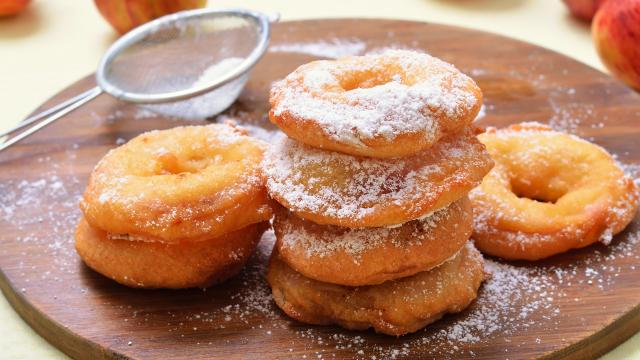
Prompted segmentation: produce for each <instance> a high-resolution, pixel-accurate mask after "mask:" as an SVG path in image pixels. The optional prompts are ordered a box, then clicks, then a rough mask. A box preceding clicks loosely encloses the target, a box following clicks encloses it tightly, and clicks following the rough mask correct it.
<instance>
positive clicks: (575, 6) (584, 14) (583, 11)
mask: <svg viewBox="0 0 640 360" xmlns="http://www.w3.org/2000/svg"><path fill="white" fill-rule="evenodd" d="M562 1H564V3H565V4H566V5H567V7H568V8H569V11H570V12H571V15H573V16H575V17H577V18H578V19H580V20H584V21H587V22H591V19H593V16H594V15H595V14H596V11H598V8H599V7H600V6H602V4H603V3H604V2H605V1H606V0H562Z"/></svg>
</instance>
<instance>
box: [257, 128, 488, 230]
mask: <svg viewBox="0 0 640 360" xmlns="http://www.w3.org/2000/svg"><path fill="white" fill-rule="evenodd" d="M429 154H430V156H433V158H434V160H433V161H429V160H426V159H427V158H426V156H417V157H415V158H404V159H393V160H384V159H370V158H355V157H352V156H348V155H344V154H339V153H334V152H329V151H324V150H320V149H315V148H312V147H309V146H307V145H304V144H301V143H298V142H296V141H293V140H291V139H288V138H285V137H282V138H281V139H280V140H279V141H278V142H276V144H275V145H274V146H272V148H271V149H270V151H269V152H268V154H267V155H266V156H265V161H264V163H263V168H264V171H265V173H266V175H267V188H268V189H269V192H270V193H271V194H272V196H277V197H278V198H280V199H283V200H284V201H286V202H287V204H286V205H287V207H288V208H289V209H291V210H293V211H308V212H312V213H316V214H317V213H322V214H326V215H327V216H331V217H335V218H345V219H362V218H364V217H365V216H367V215H369V214H371V213H372V212H373V211H376V209H377V207H382V206H390V205H392V206H399V207H401V208H402V209H404V210H405V211H406V212H408V213H414V212H415V216H414V217H413V218H414V219H415V218H418V217H420V216H422V215H424V214H425V213H426V212H428V211H430V210H432V209H428V210H427V211H422V212H419V209H418V208H416V205H417V204H420V203H422V202H424V201H435V199H436V198H437V197H438V196H439V194H441V193H442V192H444V191H445V189H446V187H447V186H448V185H449V184H450V183H452V182H465V181H469V182H473V183H474V184H476V183H478V182H479V180H480V179H479V178H478V179H475V178H473V175H471V174H473V173H474V172H478V169H484V168H488V167H489V165H490V162H489V159H488V156H487V154H486V152H485V150H484V146H482V145H480V144H479V143H478V142H476V141H475V138H472V137H467V136H457V137H455V138H453V139H449V140H447V141H440V142H439V143H438V144H437V145H436V146H435V147H433V148H431V149H429ZM416 159H420V163H419V164H416V163H415V162H414V160H416ZM449 171H451V172H450V173H449ZM483 174H484V173H483ZM336 176H340V177H345V178H346V179H348V181H343V182H340V183H338V181H331V182H327V181H322V179H334V178H335V177H336ZM433 177H436V178H438V177H444V178H446V179H447V180H444V181H442V182H440V181H438V182H434V181H432V180H429V179H432V178H433ZM335 179H336V180H338V178H335ZM385 225H392V224H385Z"/></svg>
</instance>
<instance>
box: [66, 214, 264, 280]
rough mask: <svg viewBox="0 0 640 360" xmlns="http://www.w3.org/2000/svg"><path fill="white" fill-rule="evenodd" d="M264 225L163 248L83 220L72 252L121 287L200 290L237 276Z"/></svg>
mask: <svg viewBox="0 0 640 360" xmlns="http://www.w3.org/2000/svg"><path fill="white" fill-rule="evenodd" d="M268 226H269V225H268V222H261V223H256V224H252V225H249V226H247V227H245V228H243V229H240V230H236V231H233V232H230V233H228V234H225V235H222V236H220V237H216V238H213V239H209V240H204V241H189V242H184V243H181V244H167V243H162V242H156V241H132V240H126V239H118V238H113V237H112V236H110V235H109V234H108V233H106V232H104V231H102V230H99V229H96V228H94V227H91V226H90V225H89V223H88V222H87V221H86V220H85V219H84V218H82V219H80V223H79V224H78V227H77V229H76V250H77V251H78V254H79V255H80V257H81V258H82V260H83V261H84V262H85V264H87V265H88V266H89V267H90V268H92V269H93V270H95V271H97V272H98V273H100V274H102V275H104V276H106V277H108V278H111V279H113V280H115V281H117V282H118V283H120V284H122V285H126V286H130V287H138V288H169V289H181V288H191V287H202V288H204V287H207V286H211V285H214V284H217V283H220V282H222V281H224V280H226V279H228V278H230V277H232V276H234V275H236V274H237V273H238V272H240V270H241V269H242V267H243V266H244V264H245V263H246V262H247V260H248V259H249V257H250V256H251V254H252V253H253V251H254V250H255V247H256V245H257V244H258V241H259V240H260V237H261V236H262V233H263V232H264V231H265V230H266V228H267V227H268Z"/></svg>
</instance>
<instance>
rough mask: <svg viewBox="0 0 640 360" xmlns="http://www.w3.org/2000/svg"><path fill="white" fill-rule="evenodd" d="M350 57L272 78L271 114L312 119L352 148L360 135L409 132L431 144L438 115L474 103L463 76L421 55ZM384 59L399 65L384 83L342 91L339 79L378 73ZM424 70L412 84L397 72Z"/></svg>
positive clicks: (451, 114)
mask: <svg viewBox="0 0 640 360" xmlns="http://www.w3.org/2000/svg"><path fill="white" fill-rule="evenodd" d="M352 59H353V60H345V59H343V60H340V61H338V62H326V61H325V62H322V61H319V62H314V63H311V64H307V65H305V66H303V67H301V68H299V69H298V70H296V71H295V72H293V73H291V74H289V75H288V76H287V77H286V78H285V79H284V80H282V81H279V82H276V83H275V84H274V85H273V87H272V90H271V91H272V92H271V95H272V96H271V97H272V99H276V101H275V103H274V104H273V105H274V107H273V108H272V112H273V114H274V115H275V116H281V115H283V114H285V113H286V114H290V115H291V116H294V117H296V118H300V119H303V120H302V121H313V122H317V123H318V124H319V125H320V126H321V127H322V128H323V131H325V132H326V133H327V134H328V135H329V136H330V137H332V138H333V139H334V140H336V141H339V142H343V143H346V144H350V145H353V146H364V144H362V139H374V138H384V139H387V140H393V139H395V138H396V137H397V136H399V135H401V134H415V133H420V134H422V135H423V136H424V137H425V139H426V140H427V141H429V142H433V141H435V140H436V139H437V138H438V137H439V136H438V135H439V133H440V132H441V131H442V130H441V127H442V124H441V123H440V121H441V120H440V118H441V117H443V116H444V117H446V118H447V119H448V121H452V122H453V121H458V120H457V119H462V120H464V116H463V114H465V113H467V112H469V111H470V110H471V109H472V108H473V107H474V106H475V105H476V104H477V102H478V99H476V98H475V96H474V95H473V94H472V93H470V91H469V87H470V86H471V84H473V81H472V80H471V79H470V78H469V77H467V76H466V75H464V74H462V73H460V72H459V71H458V70H457V69H455V68H454V67H453V66H452V65H450V64H447V63H445V62H443V61H441V60H438V59H436V58H433V57H431V56H429V55H427V54H423V53H417V52H413V51H406V50H388V51H385V52H384V53H382V54H380V55H370V56H368V57H365V58H352ZM390 61H393V62H394V64H396V65H398V66H399V67H400V69H401V72H399V73H398V74H396V76H395V77H394V78H392V79H391V80H390V81H388V82H386V83H383V84H379V85H377V86H373V87H366V88H361V87H357V88H354V89H343V86H342V85H341V80H340V79H341V78H342V77H345V76H353V74H357V73H361V72H365V71H366V72H370V71H373V72H375V71H378V72H383V71H384V70H383V68H384V67H386V66H388V63H389V62H390ZM425 69H426V70H425ZM425 72H427V74H428V75H426V76H425V77H424V79H421V80H420V81H418V82H416V83H415V84H411V85H408V84H407V83H406V82H405V81H403V80H402V78H403V75H402V74H424V73H425ZM340 89H342V90H340ZM338 90H340V91H338ZM462 120H460V121H462Z"/></svg>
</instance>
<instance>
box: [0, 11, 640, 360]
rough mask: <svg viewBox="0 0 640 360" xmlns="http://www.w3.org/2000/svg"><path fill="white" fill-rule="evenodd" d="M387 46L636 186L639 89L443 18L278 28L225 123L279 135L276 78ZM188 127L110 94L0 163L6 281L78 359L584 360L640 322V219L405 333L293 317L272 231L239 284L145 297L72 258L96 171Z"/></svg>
mask: <svg viewBox="0 0 640 360" xmlns="http://www.w3.org/2000/svg"><path fill="white" fill-rule="evenodd" d="M385 48H409V49H420V50H423V51H427V52H429V53H432V54H433V55H435V56H438V57H440V58H442V59H444V60H446V61H449V62H452V63H453V64H455V65H456V66H458V67H459V68H460V69H461V70H462V71H464V72H466V73H467V74H469V75H471V76H472V77H474V78H475V79H476V81H477V82H478V84H479V85H480V86H481V87H482V90H483V91H484V95H485V109H484V112H485V114H486V115H485V116H484V117H482V118H480V119H479V122H480V123H481V124H482V125H496V126H504V125H507V124H510V123H514V122H519V121H523V120H530V121H540V122H546V123H550V124H551V125H553V126H554V127H555V128H560V129H564V130H567V131H569V132H572V133H576V134H578V135H580V136H582V137H585V138H588V139H591V140H593V141H594V142H595V143H597V144H600V145H602V146H604V147H605V148H607V149H608V150H609V151H610V152H612V153H614V154H616V155H617V156H618V159H619V161H620V162H621V163H622V164H624V166H625V167H626V169H627V170H629V171H631V172H633V171H634V170H635V172H636V173H635V175H634V176H635V177H636V178H637V177H638V169H640V148H639V146H638V144H639V139H640V96H638V95H637V94H635V93H633V92H632V91H630V90H629V89H627V88H626V87H624V86H622V85H621V84H620V83H618V82H616V81H615V80H613V79H612V78H610V77H609V76H606V75H604V74H602V73H600V72H598V71H596V70H593V69H591V68H589V67H587V66H585V65H583V64H580V63H578V62H576V61H574V60H571V59H569V58H567V57H564V56H561V55H558V54H556V53H553V52H551V51H548V50H545V49H542V48H539V47H536V46H532V45H529V44H526V43H523V42H519V41H515V40H511V39H507V38H504V37H500V36H496V35H492V34H488V33H482V32H477V31H472V30H466V29H461V28H456V27H449V26H443V25H435V24H425V23H417V22H405V21H392V20H314V21H300V22H285V23H281V24H277V25H276V26H275V29H274V31H273V41H272V44H271V48H270V50H269V52H268V53H267V54H266V56H265V57H264V58H263V59H262V60H261V62H260V63H259V65H258V66H257V67H256V68H255V70H254V71H253V73H252V77H251V80H250V81H249V83H248V85H247V88H246V89H245V91H244V92H243V94H242V95H241V97H240V99H239V100H238V101H237V103H236V104H234V105H233V106H232V108H231V109H229V110H228V111H227V115H230V116H233V117H236V118H237V121H238V122H239V123H241V124H245V125H247V126H248V127H249V129H250V130H251V132H252V133H253V134H255V135H256V136H260V137H265V138H268V137H269V136H270V135H271V134H272V131H274V128H273V127H272V126H271V125H270V124H268V122H267V120H266V113H267V110H268V104H267V94H268V89H269V86H270V84H271V82H272V81H274V80H276V79H280V78H282V77H283V76H285V75H286V74H287V73H289V72H290V71H292V70H293V69H295V68H296V67H297V66H298V65H300V64H302V63H305V62H308V61H311V60H314V59H317V58H322V57H336V56H341V55H349V54H362V53H365V52H369V51H380V50H381V49H385ZM185 56H188V54H185ZM93 85H94V80H93V78H92V77H87V78H85V79H83V80H80V81H78V82H77V83H75V84H73V85H72V86H70V87H69V88H67V89H65V90H64V91H62V92H60V93H59V94H57V95H56V96H55V97H53V98H52V99H51V100H50V101H48V102H47V103H46V104H44V105H43V108H46V107H49V106H51V105H53V104H56V103H58V102H60V101H61V100H63V99H66V98H68V97H70V96H71V95H75V94H78V93H80V92H81V91H83V90H86V89H88V88H89V87H90V86H93ZM213 120H216V119H213ZM217 120H218V121H220V120H221V119H220V118H218V119H217ZM185 123H204V121H195V122H185V121H182V120H177V119H167V118H162V117H157V116H155V115H153V114H151V113H149V112H147V111H143V110H140V109H138V108H136V107H134V106H132V105H128V104H125V103H122V102H119V101H116V100H114V99H112V98H111V97H109V96H107V95H103V96H100V97H99V98H98V99H96V100H94V101H92V102H91V103H89V104H88V105H85V106H84V107H82V108H81V109H79V110H76V111H75V112H73V113H71V114H70V115H68V116H66V117H65V118H63V119H62V120H61V121H59V122H57V123H56V124H54V125H52V126H50V127H48V128H47V129H46V130H44V131H42V132H40V133H38V134H37V135H36V136H33V137H31V138H29V139H28V140H27V141H25V142H23V143H21V144H19V145H18V146H15V147H13V148H11V149H10V150H9V151H7V152H4V153H1V154H0V229H1V231H0V268H1V269H2V271H1V273H0V286H1V287H2V291H3V292H4V294H5V296H6V297H7V298H8V300H9V301H10V302H11V304H12V305H13V306H14V307H15V309H16V310H17V311H18V312H19V313H20V315H21V316H22V317H23V318H24V319H25V320H26V321H27V322H28V323H29V324H30V325H31V326H32V327H33V328H34V329H35V330H36V331H37V332H38V333H40V334H41V335H42V336H43V337H45V338H46V339H47V340H48V341H50V342H51V343H52V344H54V345H55V346H57V347H59V348H60V349H61V350H62V351H64V352H65V353H67V354H69V355H70V356H72V357H75V358H147V359H155V358H171V359H176V358H189V359H195V358H207V359H256V358H265V359H272V358H278V359H281V358H297V359H300V358H306V359H318V358H321V359H334V358H335V359H342V358H361V359H386V358H392V357H397V358H412V359H415V358H423V359H427V358H485V359H487V358H491V359H495V358H509V359H530V358H534V357H549V358H575V359H577V358H585V357H589V358H591V357H595V356H597V355H599V354H602V353H604V352H606V351H607V350H608V349H610V348H612V347H614V346H616V345H617V344H619V343H621V342H622V341H624V340H625V339H627V338H628V337H629V336H631V335H632V334H633V333H634V332H635V331H637V330H638V329H639V328H640V263H639V259H640V235H639V234H640V229H639V228H640V223H639V219H638V217H636V219H635V221H634V222H633V223H632V224H631V225H630V226H629V227H628V228H627V230H626V231H625V232H623V233H622V234H620V235H618V236H617V237H616V238H615V239H614V241H613V243H612V244H611V245H610V246H609V247H605V246H602V245H599V244H598V245H594V246H590V247H588V248H586V249H582V250H579V251H572V252H570V253H567V254H564V255H561V256H556V257H554V258H552V259H550V260H548V261H544V262H540V263H535V264H529V263H505V262H500V261H499V260H497V259H488V261H487V269H488V270H489V271H491V272H492V273H493V275H492V277H491V279H489V280H488V281H487V282H486V283H485V284H484V285H483V287H482V290H481V292H480V295H479V298H478V300H477V301H476V302H474V303H473V305H472V306H471V307H470V308H469V309H467V310H466V311H464V312H462V313H460V314H457V315H451V316H446V317H445V318H444V319H443V320H441V321H439V322H437V323H435V324H433V325H432V326H429V327H428V328H426V329H425V330H423V331H419V332H417V333H416V334H411V335H407V336H404V337H401V338H395V337H389V336H384V335H377V334H375V333H374V332H372V331H368V332H351V331H346V330H343V329H340V328H336V327H317V326H308V325H305V324H301V323H298V322H296V321H293V320H290V319H289V318H287V317H286V316H285V315H284V314H283V313H282V312H281V311H280V310H279V309H278V308H277V307H275V306H274V304H273V303H272V301H271V298H270V290H269V288H268V286H267V285H266V283H265V281H264V279H263V272H264V266H265V261H266V259H267V257H268V254H269V252H270V245H271V244H272V240H273V239H272V235H271V234H269V233H268V234H266V235H265V238H263V241H262V243H261V245H260V250H259V252H258V253H257V254H256V256H255V257H254V259H253V260H252V261H251V263H250V265H249V266H248V267H247V268H246V269H245V270H244V272H243V273H242V274H241V275H240V276H238V277H236V278H234V279H232V280H231V281H229V282H227V283H225V284H223V285H221V286H218V287H212V288H209V289H206V290H200V289H193V290H183V291H160V290H154V291H149V290H134V289H129V288H126V287H123V286H120V285H118V284H116V283H115V282H113V281H111V280H109V279H106V278H104V277H102V276H101V275H99V274H97V273H95V272H93V271H91V270H90V269H88V268H87V267H86V266H84V265H83V264H82V262H81V261H80V259H79V258H78V256H77V255H76V253H75V251H74V249H73V231H74V226H75V224H76V222H77V219H78V218H79V216H80V211H79V209H78V206H77V204H78V200H79V197H80V196H81V193H82V191H83V189H84V187H85V184H86V181H87V177H88V175H89V173H90V171H91V169H92V167H93V166H94V165H95V164H96V162H97V161H98V160H99V159H100V158H101V157H102V156H103V155H104V154H105V153H106V152H107V151H108V150H109V149H111V148H113V147H115V146H117V144H121V143H122V142H124V141H125V140H127V139H130V138H132V137H134V136H136V135H138V134H140V133H141V132H144V131H147V130H151V129H164V128H170V127H174V126H178V125H181V124H185ZM263 128H264V129H266V131H265V130H263Z"/></svg>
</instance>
